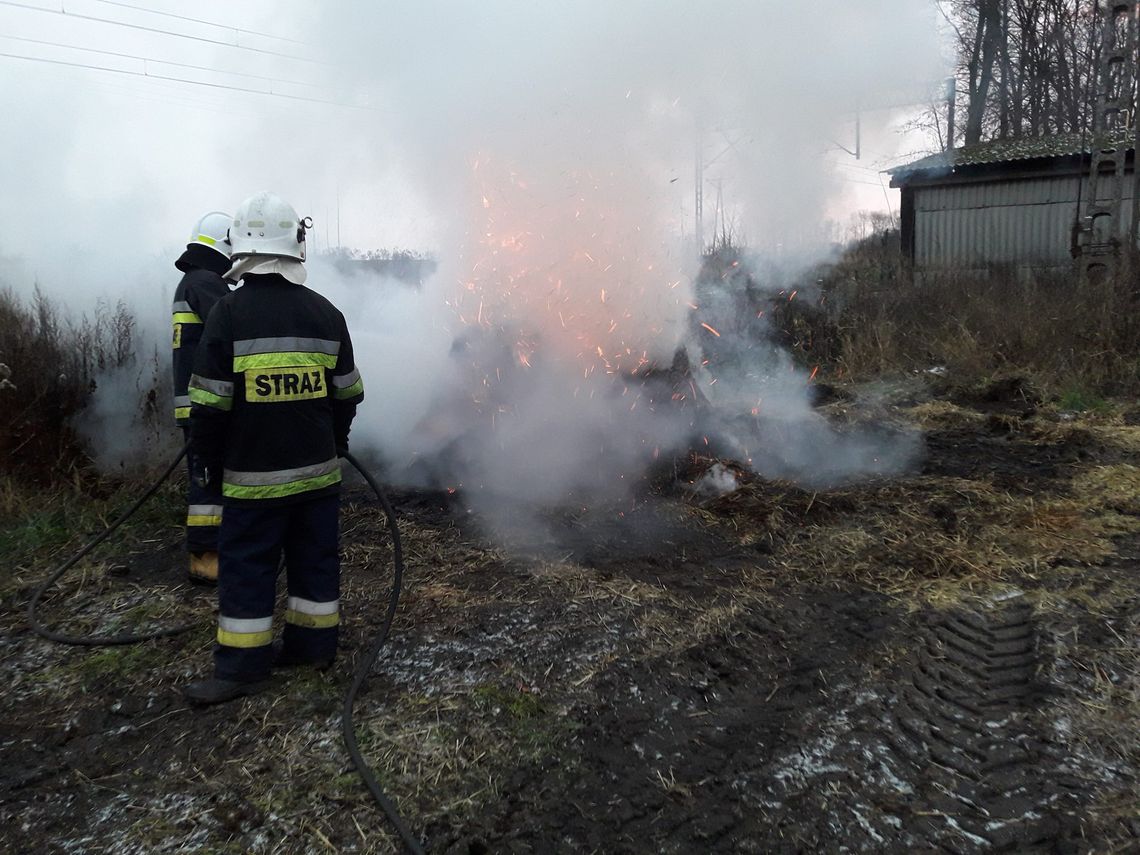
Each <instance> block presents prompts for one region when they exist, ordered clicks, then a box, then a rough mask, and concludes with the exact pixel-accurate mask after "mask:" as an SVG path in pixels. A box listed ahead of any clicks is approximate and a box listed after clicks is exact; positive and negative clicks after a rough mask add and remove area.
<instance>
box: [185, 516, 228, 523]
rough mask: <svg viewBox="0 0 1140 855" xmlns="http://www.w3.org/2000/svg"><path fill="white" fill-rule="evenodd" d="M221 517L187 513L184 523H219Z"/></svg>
mask: <svg viewBox="0 0 1140 855" xmlns="http://www.w3.org/2000/svg"><path fill="white" fill-rule="evenodd" d="M221 524H222V518H221V517H220V516H213V515H210V514H188V515H187V516H186V525H221Z"/></svg>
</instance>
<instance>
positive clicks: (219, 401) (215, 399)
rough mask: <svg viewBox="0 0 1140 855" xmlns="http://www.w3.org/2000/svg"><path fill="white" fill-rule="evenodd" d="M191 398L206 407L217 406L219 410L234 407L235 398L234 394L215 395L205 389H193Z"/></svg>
mask: <svg viewBox="0 0 1140 855" xmlns="http://www.w3.org/2000/svg"><path fill="white" fill-rule="evenodd" d="M190 400H191V401H193V402H194V403H195V404H202V405H203V406H206V407H216V408H217V409H219V410H227V411H228V410H231V409H233V405H234V399H233V396H232V395H215V394H214V393H213V392H207V391H206V390H205V389H191V390H190Z"/></svg>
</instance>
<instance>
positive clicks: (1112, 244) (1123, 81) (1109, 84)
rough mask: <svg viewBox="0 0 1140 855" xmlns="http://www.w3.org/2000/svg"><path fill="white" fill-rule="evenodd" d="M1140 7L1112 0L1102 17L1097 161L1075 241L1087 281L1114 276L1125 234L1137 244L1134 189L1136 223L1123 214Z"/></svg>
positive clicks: (1136, 0)
mask: <svg viewBox="0 0 1140 855" xmlns="http://www.w3.org/2000/svg"><path fill="white" fill-rule="evenodd" d="M1138 8H1140V0H1109V2H1108V3H1107V4H1106V5H1105V7H1104V18H1103V20H1102V21H1101V35H1100V60H1099V65H1098V68H1097V82H1098V87H1097V98H1096V109H1095V112H1094V113H1093V129H1092V130H1093V132H1092V158H1091V160H1092V162H1091V165H1090V167H1089V179H1088V197H1087V198H1086V199H1085V203H1084V216H1083V217H1082V219H1081V222H1080V225H1079V228H1078V233H1077V246H1076V253H1077V269H1078V272H1079V273H1080V276H1081V279H1082V281H1084V282H1088V281H1089V280H1090V278H1091V277H1093V276H1100V275H1102V274H1103V275H1105V276H1110V275H1112V273H1113V272H1114V271H1115V270H1116V266H1117V262H1118V261H1119V259H1120V255H1121V248H1122V247H1121V244H1122V237H1123V238H1126V239H1127V240H1128V241H1131V246H1132V247H1135V243H1136V233H1137V232H1136V230H1137V225H1138V224H1137V217H1136V213H1137V204H1138V202H1137V198H1136V194H1135V188H1133V197H1132V210H1131V212H1130V213H1131V214H1132V222H1131V223H1130V224H1129V228H1128V229H1127V230H1125V229H1124V222H1123V220H1122V217H1121V214H1122V213H1123V201H1124V167H1125V160H1126V157H1127V154H1128V149H1129V143H1130V142H1132V139H1130V137H1132V136H1133V135H1132V134H1131V133H1129V128H1130V127H1131V125H1132V121H1133V108H1134V105H1135V97H1134V96H1135V88H1136V26H1137V20H1136V14H1137V10H1138ZM1134 172H1135V170H1134ZM1134 180H1135V179H1134Z"/></svg>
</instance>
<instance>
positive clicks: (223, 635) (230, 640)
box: [218, 627, 273, 647]
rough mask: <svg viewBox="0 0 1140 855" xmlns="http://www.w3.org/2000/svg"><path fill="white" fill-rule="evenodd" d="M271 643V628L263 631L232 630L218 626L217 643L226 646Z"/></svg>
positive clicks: (249, 645)
mask: <svg viewBox="0 0 1140 855" xmlns="http://www.w3.org/2000/svg"><path fill="white" fill-rule="evenodd" d="M272 643H273V630H271V629H270V630H266V631H265V632H232V631H230V630H228V629H222V628H221V627H218V644H224V645H225V646H226V647H265V645H267V644H272Z"/></svg>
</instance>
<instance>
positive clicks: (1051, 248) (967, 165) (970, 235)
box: [889, 134, 1133, 272]
mask: <svg viewBox="0 0 1140 855" xmlns="http://www.w3.org/2000/svg"><path fill="white" fill-rule="evenodd" d="M1102 142H1103V141H1102V140H1090V139H1088V138H1082V137H1081V135H1079V134H1068V135H1063V136H1056V137H1046V138H1042V139H1029V140H1026V139H1021V140H1002V141H997V142H991V143H986V144H984V145H980V146H972V147H970V148H961V149H954V150H952V151H949V152H942V153H939V154H935V155H931V156H929V157H925V158H922V159H921V160H918V161H914V162H912V163H909V164H905V165H903V166H900V167H896V168H895V169H892V170H889V172H890V174H891V186H892V187H899V188H900V189H901V190H902V245H903V248H904V251H906V252H907V253H908V254H909V256H910V257H911V259H912V260H913V262H914V267H915V269H916V270H917V271H920V272H921V271H929V272H933V271H942V270H986V269H990V268H992V267H994V266H997V265H1002V266H1014V267H1022V268H1056V267H1065V266H1068V265H1070V264H1072V255H1071V250H1072V246H1073V236H1074V225H1075V224H1076V222H1077V220H1078V217H1079V215H1080V213H1081V210H1082V201H1083V200H1087V198H1088V179H1087V171H1088V164H1089V152H1090V151H1091V148H1092V146H1093V144H1101V143H1102ZM1112 142H1113V143H1115V144H1117V145H1120V144H1121V143H1122V142H1123V138H1122V137H1117V138H1116V139H1115V140H1112ZM1129 148H1131V147H1130V146H1129ZM1129 171H1131V160H1130V161H1129ZM1132 183H1133V182H1132V181H1131V180H1128V181H1126V186H1127V190H1126V194H1125V199H1124V202H1123V204H1122V205H1121V211H1120V217H1119V222H1118V226H1119V229H1120V230H1121V231H1122V232H1123V233H1125V234H1126V233H1127V232H1126V231H1125V230H1126V229H1127V223H1128V221H1129V220H1130V219H1131V201H1130V200H1131V191H1132Z"/></svg>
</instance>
